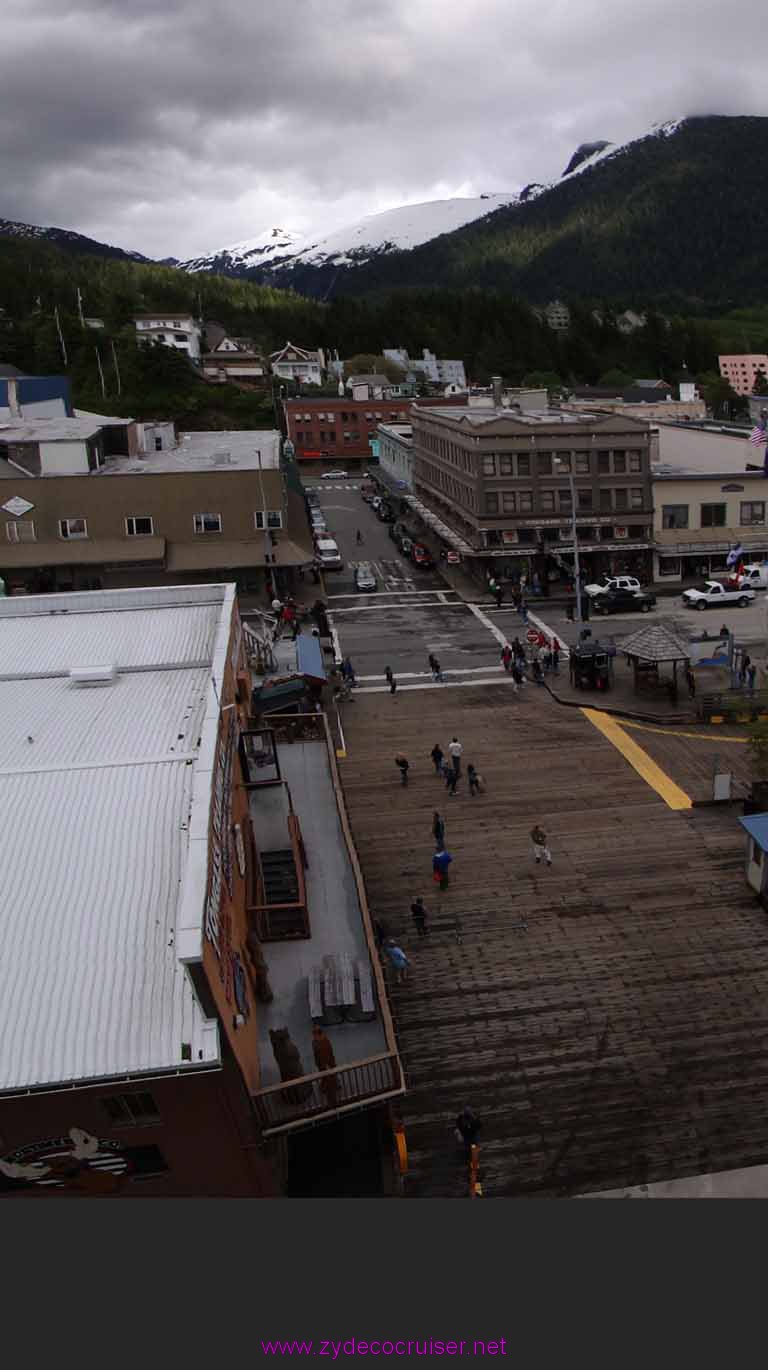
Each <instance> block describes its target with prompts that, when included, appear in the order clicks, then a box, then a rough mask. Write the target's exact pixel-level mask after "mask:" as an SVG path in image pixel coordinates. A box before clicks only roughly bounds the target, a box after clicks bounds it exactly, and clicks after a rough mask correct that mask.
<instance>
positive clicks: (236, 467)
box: [98, 428, 280, 476]
mask: <svg viewBox="0 0 768 1370" xmlns="http://www.w3.org/2000/svg"><path fill="white" fill-rule="evenodd" d="M279 465H280V434H279V433H278V432H277V430H276V429H274V428H254V429H242V430H240V429H223V430H222V431H220V432H217V431H213V432H210V433H180V434H179V444H178V446H177V447H171V448H167V449H166V450H165V451H163V452H148V453H147V454H146V456H143V457H138V456H133V457H108V458H107V460H106V462H105V464H104V466H102V467H101V468H100V470H99V472H98V475H99V476H121V475H122V476H124V475H129V476H137V475H158V474H163V473H164V472H168V471H221V472H222V473H223V474H224V473H226V472H227V471H259V470H262V471H275V470H277V468H278V467H279Z"/></svg>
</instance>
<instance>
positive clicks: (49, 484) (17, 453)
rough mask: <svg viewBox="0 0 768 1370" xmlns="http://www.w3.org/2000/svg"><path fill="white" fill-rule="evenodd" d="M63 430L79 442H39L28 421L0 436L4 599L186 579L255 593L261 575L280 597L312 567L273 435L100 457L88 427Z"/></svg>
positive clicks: (200, 438) (187, 440) (195, 438)
mask: <svg viewBox="0 0 768 1370" xmlns="http://www.w3.org/2000/svg"><path fill="white" fill-rule="evenodd" d="M49 422H51V423H52V422H53V421H52V420H51V421H49ZM57 422H62V421H57ZM68 422H69V423H79V422H83V425H84V426H83V428H82V432H81V433H80V437H79V439H78V441H77V442H74V441H69V440H68V439H67V436H66V435H63V436H62V439H61V440H60V441H59V442H53V440H52V439H51V437H50V434H49V435H48V437H47V440H46V441H42V440H41V436H40V433H39V432H38V431H36V430H33V428H32V426H31V425H23V426H22V425H18V427H17V430H16V431H13V426H11V425H6V427H5V429H3V430H0V546H1V547H2V549H3V550H2V554H0V576H2V578H3V579H4V581H5V583H6V586H7V588H8V591H9V593H14V592H16V593H30V592H31V593H35V592H45V591H49V592H50V591H61V590H96V589H102V588H104V589H118V588H129V587H133V586H151V585H168V584H178V583H182V582H185V581H195V580H197V581H200V580H206V581H209V582H210V581H213V580H227V581H236V582H237V583H238V585H239V586H240V588H241V589H248V588H257V587H258V588H261V586H262V585H263V583H264V579H265V576H266V573H267V572H268V573H269V575H270V576H272V577H274V578H275V580H276V582H277V585H278V587H279V588H282V589H289V588H291V586H292V584H293V577H294V573H295V571H296V568H297V567H299V566H301V565H304V564H306V563H308V562H310V561H311V560H312V555H313V553H312V542H311V536H310V533H309V528H308V524H307V518H306V510H305V507H304V501H303V499H302V497H301V494H300V493H299V492H298V490H293V489H292V488H290V483H289V482H288V481H287V480H286V476H285V474H284V472H283V470H282V469H281V462H280V435H279V434H278V433H276V432H273V431H266V432H258V431H256V432H220V433H188V434H184V435H183V436H182V439H181V442H180V443H179V445H178V446H177V447H175V448H174V449H172V450H170V451H169V450H165V451H162V450H161V451H155V452H149V453H146V454H141V453H137V454H131V455H125V456H108V455H104V452H103V442H102V438H101V430H100V429H98V428H97V429H96V431H95V433H94V432H93V431H92V430H91V427H90V424H91V421H79V420H70V421H68ZM51 448H52V449H53V452H51V451H50V450H49V449H51Z"/></svg>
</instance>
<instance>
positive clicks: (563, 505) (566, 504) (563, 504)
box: [557, 490, 573, 514]
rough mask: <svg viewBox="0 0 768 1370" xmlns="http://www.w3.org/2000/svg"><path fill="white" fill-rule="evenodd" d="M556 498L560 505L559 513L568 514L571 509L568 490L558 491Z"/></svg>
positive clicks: (571, 504)
mask: <svg viewBox="0 0 768 1370" xmlns="http://www.w3.org/2000/svg"><path fill="white" fill-rule="evenodd" d="M557 498H558V500H559V503H560V512H561V513H566V514H570V512H571V509H572V508H573V503H572V501H571V492H570V490H558V492H557Z"/></svg>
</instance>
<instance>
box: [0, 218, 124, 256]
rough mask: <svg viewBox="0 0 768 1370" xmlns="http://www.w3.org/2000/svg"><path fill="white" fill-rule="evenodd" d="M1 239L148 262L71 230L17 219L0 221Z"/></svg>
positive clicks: (121, 249) (92, 254)
mask: <svg viewBox="0 0 768 1370" xmlns="http://www.w3.org/2000/svg"><path fill="white" fill-rule="evenodd" d="M0 238H37V239H39V240H43V241H46V240H47V241H48V242H50V243H55V244H56V246H57V247H65V248H70V249H71V250H72V251H73V252H86V253H88V254H89V255H90V256H96V257H119V258H122V259H123V260H128V261H132V262H148V261H149V260H150V259H149V257H143V256H142V255H141V253H140V252H127V251H125V249H124V248H122V247H111V246H110V245H109V244H108V243H99V242H96V240H95V239H94V238H86V237H85V235H84V234H82V233H75V232H74V230H73V229H71V228H41V227H40V226H39V225H38V224H22V223H18V222H17V221H16V220H15V219H0Z"/></svg>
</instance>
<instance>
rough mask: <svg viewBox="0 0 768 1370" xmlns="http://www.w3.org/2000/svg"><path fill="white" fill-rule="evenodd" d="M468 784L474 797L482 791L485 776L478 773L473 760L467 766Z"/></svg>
mask: <svg viewBox="0 0 768 1370" xmlns="http://www.w3.org/2000/svg"><path fill="white" fill-rule="evenodd" d="M467 784H468V785H469V793H470V794H471V796H472V798H473V799H474V797H475V795H476V794H479V793H480V790H481V788H482V784H483V777H482V776H481V775H478V774H477V771H476V770H475V767H474V766H473V765H472V763H471V762H470V764H469V765H468V766H467Z"/></svg>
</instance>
